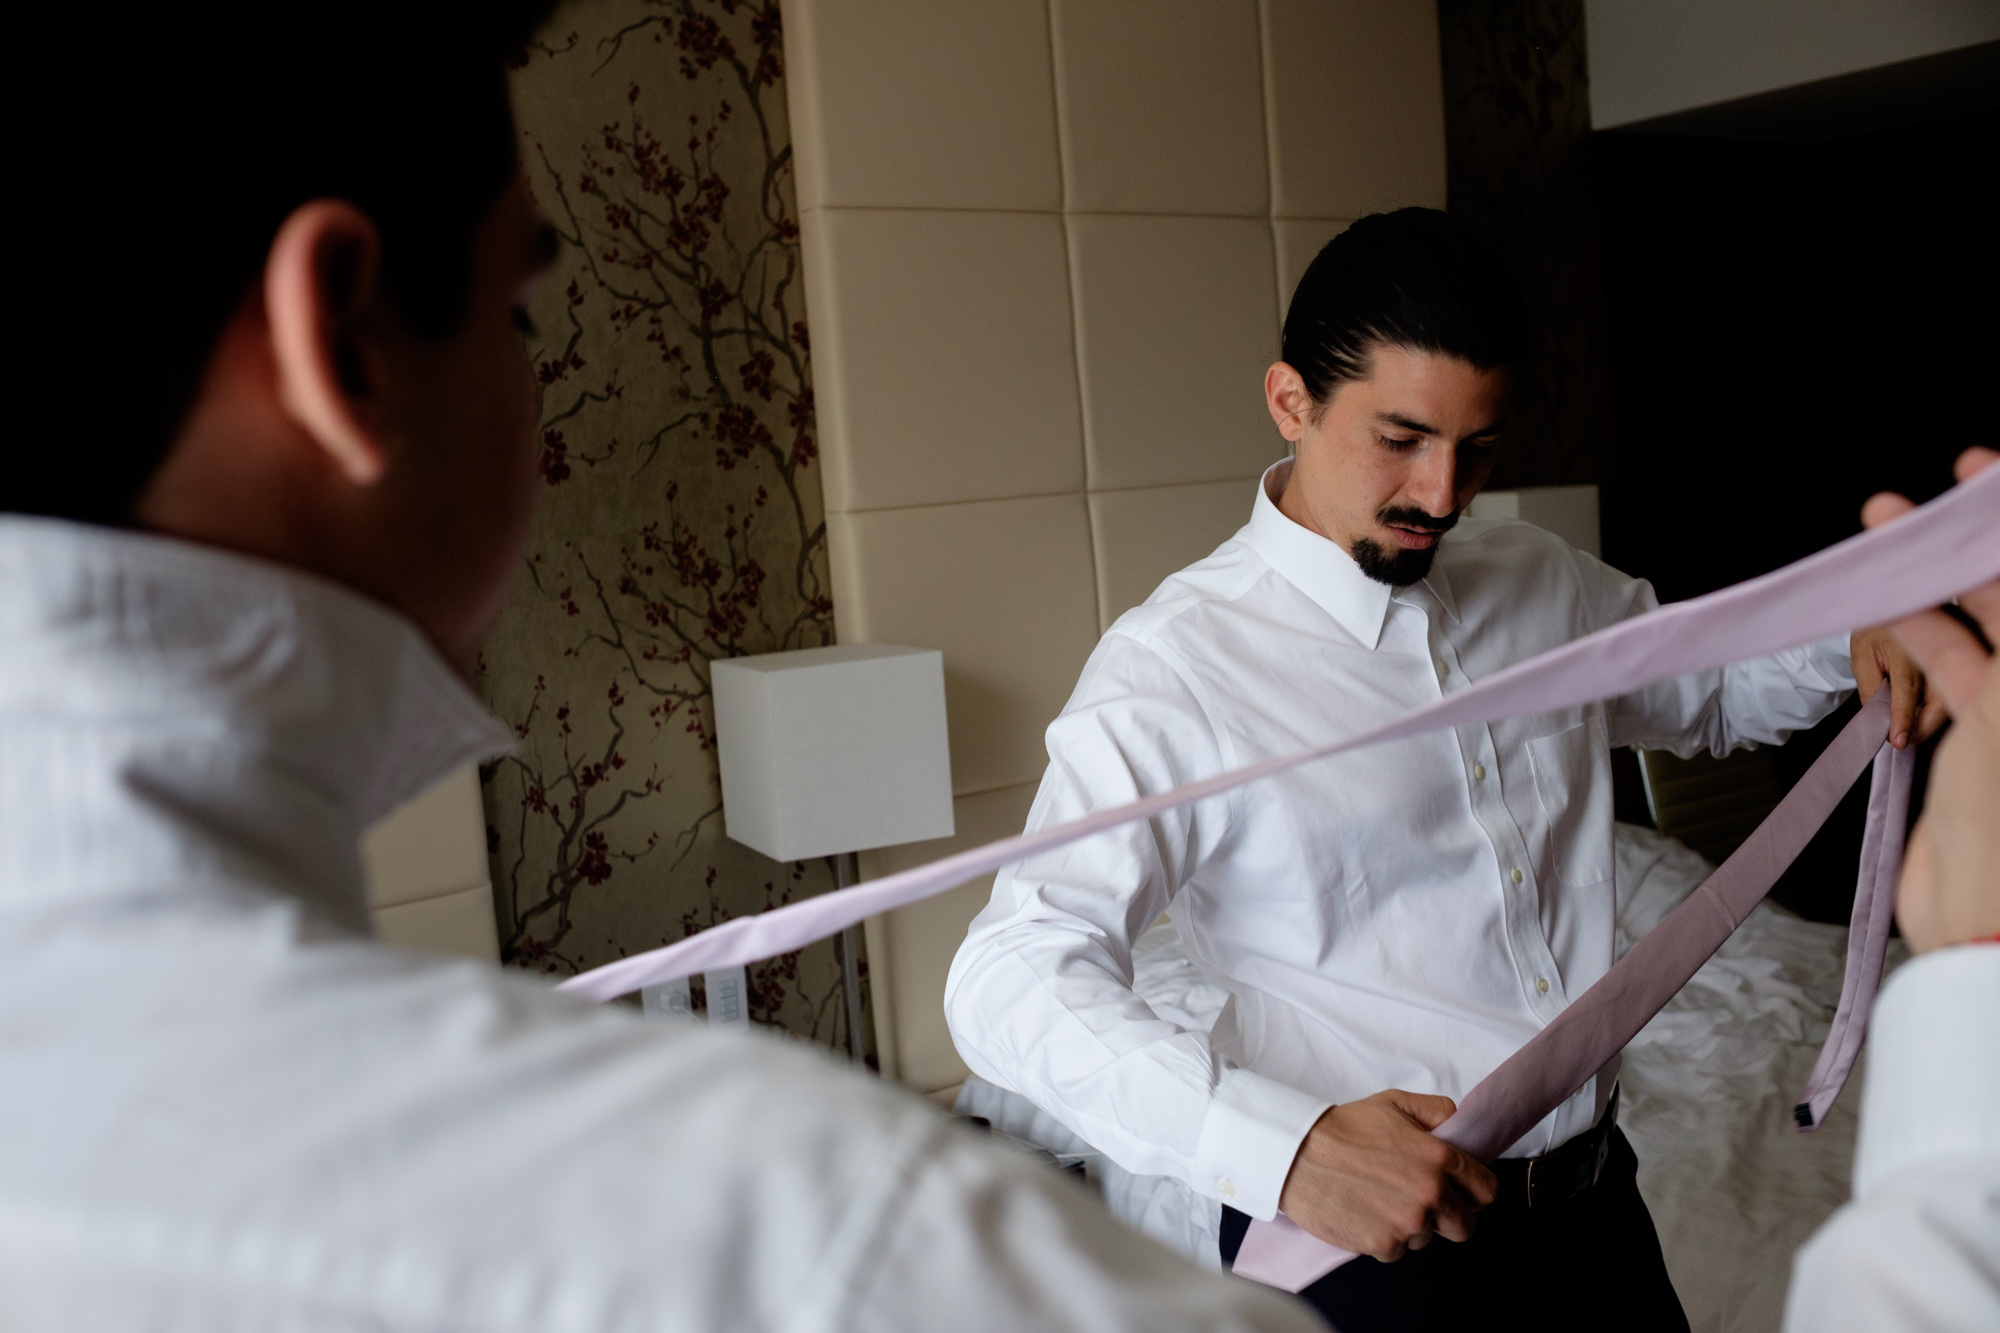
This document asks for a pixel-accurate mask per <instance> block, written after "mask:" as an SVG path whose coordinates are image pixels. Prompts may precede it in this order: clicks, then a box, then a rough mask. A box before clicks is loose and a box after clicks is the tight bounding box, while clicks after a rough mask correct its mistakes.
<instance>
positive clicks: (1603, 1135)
mask: <svg viewBox="0 0 2000 1333" xmlns="http://www.w3.org/2000/svg"><path fill="white" fill-rule="evenodd" d="M1607 1121H1608V1117H1607ZM1593 1132H1595V1133H1596V1136H1597V1142H1596V1143H1594V1144H1592V1145H1591V1146H1590V1149H1589V1156H1588V1157H1587V1158H1586V1159H1585V1161H1587V1162H1588V1164H1589V1168H1588V1169H1589V1174H1588V1176H1587V1177H1586V1176H1585V1174H1584V1172H1582V1171H1579V1170H1577V1167H1579V1166H1582V1165H1584V1163H1583V1162H1579V1161H1578V1160H1577V1159H1578V1157H1579V1156H1582V1154H1578V1153H1573V1152H1565V1151H1564V1149H1565V1148H1569V1147H1571V1146H1572V1145H1574V1146H1576V1147H1581V1146H1582V1145H1581V1144H1577V1143H1576V1141H1575V1140H1574V1139H1572V1140H1571V1141H1570V1143H1566V1144H1564V1145H1563V1147H1562V1148H1558V1149H1556V1150H1555V1151H1554V1152H1549V1153H1543V1154H1542V1155H1541V1156H1540V1157H1531V1158H1529V1159H1528V1181H1527V1190H1526V1193H1527V1196H1528V1207H1529V1208H1530V1209H1531V1210H1532V1209H1535V1208H1547V1207H1551V1206H1553V1205H1555V1204H1558V1203H1562V1202H1563V1201H1565V1200H1567V1199H1573V1198H1575V1197H1576V1196H1577V1195H1579V1194H1581V1193H1583V1192H1584V1191H1585V1190H1587V1189H1589V1188H1591V1187H1592V1186H1594V1185H1596V1184H1597V1178H1598V1177H1599V1176H1600V1175H1602V1174H1603V1173H1604V1159H1605V1158H1606V1157H1608V1156H1610V1154H1611V1126H1610V1124H1609V1123H1600V1124H1599V1125H1598V1126H1597V1128H1596V1130H1595V1131H1593ZM1557 1159H1561V1165H1560V1166H1558V1165H1557ZM1565 1167H1566V1168H1568V1169H1567V1170H1566V1171H1565V1170H1564V1168H1565Z"/></svg>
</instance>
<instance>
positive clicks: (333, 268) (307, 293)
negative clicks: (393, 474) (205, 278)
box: [264, 199, 387, 486]
mask: <svg viewBox="0 0 2000 1333" xmlns="http://www.w3.org/2000/svg"><path fill="white" fill-rule="evenodd" d="M381 256H382V241H381V235H380V233H378V232H377V231H376V229H375V224H374V223H373V222H371V221H370V220H369V219H368V217H367V215H366V214H364V213H362V212H361V210H359V209H357V208H355V207H354V206H353V205H352V204H349V203H345V202H343V201H341V200H338V199H320V200H315V201H314V202H312V203H309V204H304V205H301V206H300V207H299V208H298V209H297V210H296V211H295V212H293V213H292V215H291V216H290V217H288V218H286V219H285V223H284V225H283V226H281V227H280V228H278V235H277V239H275V240H274V241H272V243H271V253H270V255H269V257H268V258H267V259H266V260H265V263H264V313H265V319H266V321H267V322H268V324H269V326H270V336H271V352H272V356H273V359H274V360H275V362H276V368H277V374H278V385H277V388H278V399H279V402H280V403H282V404H283V406H284V409H285V411H286V412H287V413H288V414H289V415H290V416H291V417H292V418H293V419H294V420H295V421H296V422H297V423H298V424H299V425H300V426H301V427H302V428H303V429H304V430H305V432H306V433H307V434H308V435H310V436H311V437H312V438H313V440H314V441H315V442H316V443H318V445H319V446H320V448H321V449H323V450H325V451H326V454H327V457H328V458H329V459H331V460H332V461H333V463H334V465H335V466H336V467H337V468H339V470H340V472H341V473H342V475H344V476H345V477H346V478H347V480H348V481H350V482H352V483H353V484H354V485H356V486H372V485H374V484H375V483H376V482H377V481H379V480H381V477H382V473H383V471H384V468H385V467H386V464H387V455H386V453H385V450H384V448H383V445H382V440H381V436H380V433H379V431H378V430H377V429H376V426H375V420H374V419H375V415H376V414H375V412H374V411H373V410H372V409H373V407H374V406H375V397H376V395H377V394H379V392H380V387H381V386H380V373H379V372H380V367H379V365H377V364H371V363H372V362H373V361H374V357H373V355H372V352H373V349H372V348H371V346H370V345H369V342H368V340H367V339H366V338H365V337H364V336H363V332H364V326H365V325H366V324H367V323H368V322H369V320H370V316H371V315H373V314H375V313H376V312H377V311H378V310H379V307H380V292H379V289H378V286H377V284H378V282H379V280H380V274H381Z"/></svg>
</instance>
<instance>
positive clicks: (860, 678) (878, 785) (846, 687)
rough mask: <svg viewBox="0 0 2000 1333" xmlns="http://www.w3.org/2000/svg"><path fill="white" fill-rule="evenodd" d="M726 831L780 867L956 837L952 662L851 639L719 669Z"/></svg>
mask: <svg viewBox="0 0 2000 1333" xmlns="http://www.w3.org/2000/svg"><path fill="white" fill-rule="evenodd" d="M710 679H711V680H712V682H713V684H714V687H715V734H716V746H717V749H718V751H719V758H720V760H721V765H722V810H723V814H722V817H723V825H724V828H725V829H726V830H727V831H728V834H729V836H730V837H732V838H734V839H735V840H736V841H738V842H740V843H742V844H743V845H745V846H746V847H752V848H755V849H756V850H757V851H760V852H762V853H763V854H764V855H766V856H768V857H770V858H771V859H772V860H774V861H803V860H807V859H809V858H811V857H815V856H840V855H842V854H844V853H847V852H860V851H866V850H868V849H869V848H871V847H888V846H891V845H894V844H896V843H904V842H921V841H923V840H925V839H927V838H943V837H949V836H950V835H951V833H952V832H953V824H952V813H951V751H950V748H949V745H948V743H947V738H946V733H945V718H944V655H943V654H942V653H939V652H937V651H936V650H934V649H927V648H898V647H896V646H894V645H893V644H886V643H844V644H841V645H840V646H839V647H836V648H802V649H799V650H798V651H796V652H789V653H763V654H760V655H758V656H755V657H733V658H728V659H726V660H723V661H718V662H716V663H715V664H714V666H713V667H712V668H711V677H710Z"/></svg>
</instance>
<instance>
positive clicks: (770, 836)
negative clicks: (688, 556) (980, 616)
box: [668, 643, 955, 1065]
mask: <svg viewBox="0 0 2000 1333" xmlns="http://www.w3.org/2000/svg"><path fill="white" fill-rule="evenodd" d="M709 672H710V674H709V679H710V682H711V684H712V685H713V687H714V691H715V741H716V748H717V758H718V760H719V761H720V764H721V768H722V820H723V828H724V830H725V831H727V833H728V834H729V836H730V837H731V838H734V839H735V840H736V841H737V842H740V843H742V844H743V845H744V846H746V847H750V848H753V849H755V850H757V851H760V852H762V853H763V854H764V855H766V856H768V857H770V858H771V859H772V860H774V861H804V860H807V859H809V858H811V857H816V856H824V857H826V858H828V859H829V860H830V861H832V862H833V872H834V883H835V884H836V885H838V886H839V887H841V888H846V887H847V886H848V885H850V884H852V883H854V882H855V880H856V879H857V878H858V877H859V876H858V873H857V869H856V863H855V858H854V853H856V852H862V851H867V850H868V849H869V848H871V847H889V846H893V845H895V844H897V843H905V842H922V841H924V840H926V839H929V838H945V837H950V836H951V834H952V833H953V832H954V831H955V827H954V824H953V821H952V811H951V749H950V746H949V744H948V738H947V736H946V732H945V716H944V654H942V653H940V652H938V651H936V650H935V649H929V648H898V647H896V646H895V645H893V644H887V643H845V644H841V645H840V646H839V647H836V648H802V649H799V650H797V651H795V652H788V653H763V654H760V655H758V656H755V657H734V658H729V659H727V660H724V661H719V662H716V663H714V664H713V665H712V666H711V667H710V668H709ZM835 949H836V951H837V953H838V955H839V958H840V977H841V989H842V990H843V991H844V992H845V993H846V1000H847V1004H846V1010H847V1049H848V1053H849V1055H850V1056H851V1057H852V1058H853V1060H854V1062H855V1064H857V1065H859V1064H861V1063H862V1047H863V1044H864V1043H863V1041H862V1037H861V1027H862V1017H861V979H860V975H859V972H858V971H857V965H856V959H857V956H858V954H859V950H860V940H859V938H858V932H857V931H856V930H854V929H853V928H852V927H850V928H848V929H847V930H844V931H842V932H841V933H840V935H839V937H837V938H836V940H835ZM736 976H737V977H739V978H740V977H741V971H740V970H738V972H737V973H736ZM712 991H713V983H711V992H712ZM668 1007H671V1005H669V1006H668ZM683 1007H685V1005H683Z"/></svg>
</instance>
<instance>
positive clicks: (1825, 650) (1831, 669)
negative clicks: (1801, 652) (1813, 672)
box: [1805, 634, 1854, 690]
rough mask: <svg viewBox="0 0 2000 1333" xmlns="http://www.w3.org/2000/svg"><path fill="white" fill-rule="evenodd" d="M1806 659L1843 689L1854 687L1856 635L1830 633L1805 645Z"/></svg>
mask: <svg viewBox="0 0 2000 1333" xmlns="http://www.w3.org/2000/svg"><path fill="white" fill-rule="evenodd" d="M1805 649H1806V660H1807V661H1809V662H1811V663H1812V664H1813V666H1814V667H1816V668H1818V670H1819V671H1820V673H1821V674H1823V675H1824V676H1825V677H1826V678H1827V679H1828V680H1829V681H1832V682H1833V683H1835V684H1837V685H1839V686H1840V688H1842V689H1846V690H1851V689H1853V688H1854V636H1853V635H1852V634H1829V635H1827V636H1826V637H1825V638H1824V639H1819V640H1816V641H1814V642H1812V643H1809V644H1807V645H1806V646H1805Z"/></svg>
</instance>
